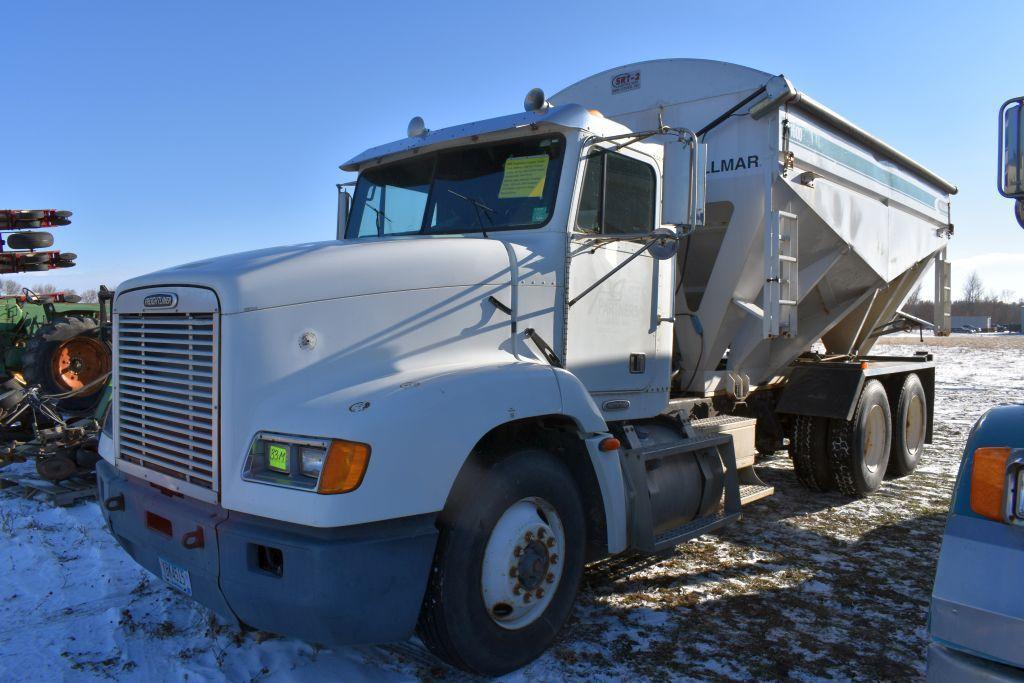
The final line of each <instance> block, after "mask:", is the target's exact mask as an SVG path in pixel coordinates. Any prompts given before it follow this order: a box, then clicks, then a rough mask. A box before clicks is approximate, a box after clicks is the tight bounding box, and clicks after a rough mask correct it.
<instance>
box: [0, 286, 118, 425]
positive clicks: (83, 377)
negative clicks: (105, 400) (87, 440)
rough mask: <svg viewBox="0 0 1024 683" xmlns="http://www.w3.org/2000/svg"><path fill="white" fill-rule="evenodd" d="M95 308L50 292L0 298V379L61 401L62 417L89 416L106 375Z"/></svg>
mask: <svg viewBox="0 0 1024 683" xmlns="http://www.w3.org/2000/svg"><path fill="white" fill-rule="evenodd" d="M100 327H101V325H100V306H99V304H87V303H81V301H80V300H79V298H78V297H77V296H74V295H70V294H64V293H62V292H56V293H53V294H35V293H34V292H32V291H31V290H28V289H26V290H25V292H24V294H22V295H20V296H4V297H0V353H2V355H0V377H5V376H6V377H9V378H13V379H15V380H20V381H21V383H22V384H24V385H26V386H34V385H38V386H39V387H40V388H41V391H42V392H43V393H44V394H47V395H56V396H62V397H63V398H61V399H60V400H59V401H58V406H59V408H60V409H61V411H62V412H68V413H83V412H89V411H91V410H92V409H93V408H94V407H95V406H96V403H97V401H98V400H99V397H100V395H101V394H102V393H103V385H104V384H105V379H106V377H107V376H108V375H109V374H110V363H111V357H110V346H109V344H108V343H107V342H106V341H105V340H104V339H103V338H102V336H101V334H100V333H101V329H100Z"/></svg>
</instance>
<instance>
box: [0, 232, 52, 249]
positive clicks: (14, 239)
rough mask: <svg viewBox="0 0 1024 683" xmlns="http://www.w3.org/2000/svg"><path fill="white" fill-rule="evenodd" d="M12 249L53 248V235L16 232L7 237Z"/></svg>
mask: <svg viewBox="0 0 1024 683" xmlns="http://www.w3.org/2000/svg"><path fill="white" fill-rule="evenodd" d="M7 246H8V247H9V248H11V249H45V248H46V247H52V246H53V234H52V233H49V232H16V233H14V234H12V235H8V236H7Z"/></svg>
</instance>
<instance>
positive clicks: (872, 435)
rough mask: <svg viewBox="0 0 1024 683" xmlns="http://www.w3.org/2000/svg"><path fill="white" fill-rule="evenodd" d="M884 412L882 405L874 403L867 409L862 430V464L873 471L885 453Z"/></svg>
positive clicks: (876, 468)
mask: <svg viewBox="0 0 1024 683" xmlns="http://www.w3.org/2000/svg"><path fill="white" fill-rule="evenodd" d="M886 445H887V444H886V443H885V412H884V411H883V410H882V406H880V405H878V404H875V405H873V406H871V409H870V410H869V411H868V419H867V421H866V422H865V430H864V465H865V467H867V469H868V471H869V472H871V473H874V472H876V471H877V470H878V467H879V465H881V463H882V455H883V454H884V453H885V448H886Z"/></svg>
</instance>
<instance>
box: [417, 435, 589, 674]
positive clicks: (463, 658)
mask: <svg viewBox="0 0 1024 683" xmlns="http://www.w3.org/2000/svg"><path fill="white" fill-rule="evenodd" d="M439 525H440V531H441V533H440V536H439V538H438V544H437V550H436V553H435V556H434V566H433V568H432V569H431V575H430V580H429V582H428V585H427V594H426V597H425V598H424V601H423V607H422V610H421V612H420V619H419V624H418V626H417V633H418V634H419V636H420V638H421V639H422V640H423V642H424V644H425V645H426V646H427V648H429V649H430V651H431V652H433V653H434V654H435V655H437V656H438V657H440V658H441V659H443V660H445V661H446V662H448V663H449V664H451V665H453V666H456V667H458V668H460V669H463V670H465V671H469V672H471V673H476V674H482V675H485V676H499V675H502V674H505V673H508V672H510V671H513V670H515V669H518V668H519V667H522V666H524V665H525V664H528V663H529V662H531V661H533V660H534V659H536V658H537V657H538V656H539V655H540V654H541V653H543V652H544V650H546V649H547V647H548V646H549V645H550V644H551V643H552V642H553V641H554V639H555V637H556V636H557V634H558V632H559V630H560V629H561V628H562V625H563V624H564V623H565V621H566V620H567V619H568V617H569V614H570V613H571V611H572V605H573V602H574V600H575V598H576V591H577V589H578V587H579V582H580V577H581V575H582V573H583V560H584V539H585V537H586V523H585V517H584V512H583V503H582V500H581V497H580V493H579V490H578V488H577V486H576V482H575V481H574V480H573V477H572V475H571V474H570V472H569V470H568V468H567V467H566V466H565V465H564V464H563V463H562V462H561V461H559V460H557V459H556V458H555V457H554V456H552V455H550V454H549V453H546V452H545V451H541V450H537V449H522V450H517V451H514V452H512V453H510V454H508V455H507V456H505V457H502V458H500V459H499V460H497V461H496V462H494V463H493V464H491V465H490V466H487V467H482V468H479V469H473V470H468V471H467V472H466V473H464V474H463V475H462V476H461V477H460V481H459V483H458V484H457V486H456V490H455V491H453V493H452V496H451V499H450V500H449V502H448V505H446V507H445V509H444V511H443V512H442V513H441V516H440V518H439Z"/></svg>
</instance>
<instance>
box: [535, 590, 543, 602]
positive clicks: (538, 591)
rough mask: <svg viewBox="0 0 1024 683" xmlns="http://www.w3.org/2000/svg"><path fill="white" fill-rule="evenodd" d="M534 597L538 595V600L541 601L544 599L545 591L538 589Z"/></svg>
mask: <svg viewBox="0 0 1024 683" xmlns="http://www.w3.org/2000/svg"><path fill="white" fill-rule="evenodd" d="M534 595H536V596H537V599H538V600H540V599H541V598H542V597H544V589H543V588H538V589H537V591H536V593H534Z"/></svg>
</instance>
